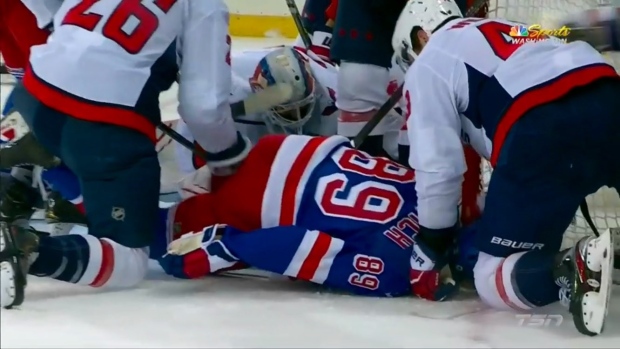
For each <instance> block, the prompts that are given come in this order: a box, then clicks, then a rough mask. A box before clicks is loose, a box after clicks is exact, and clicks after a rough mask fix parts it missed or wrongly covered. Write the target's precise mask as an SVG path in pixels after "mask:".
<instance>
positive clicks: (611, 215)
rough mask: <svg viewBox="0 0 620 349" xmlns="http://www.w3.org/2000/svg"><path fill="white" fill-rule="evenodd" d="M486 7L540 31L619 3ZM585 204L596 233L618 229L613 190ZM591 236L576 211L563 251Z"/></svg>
mask: <svg viewBox="0 0 620 349" xmlns="http://www.w3.org/2000/svg"><path fill="white" fill-rule="evenodd" d="M488 5H489V7H488V13H487V16H488V17H489V18H502V19H508V20H512V21H516V22H522V23H525V24H530V25H531V24H539V25H541V26H542V27H543V28H550V29H553V28H554V27H555V26H558V25H559V24H560V21H561V20H562V18H563V17H564V16H566V14H570V13H574V12H577V11H580V10H584V9H589V8H595V7H598V6H609V5H615V6H620V0H489V2H488ZM606 58H607V60H608V61H609V62H610V63H611V64H613V65H614V66H615V67H616V68H617V69H618V70H619V71H620V53H612V54H607V55H606ZM619 116H620V115H619ZM618 136H619V137H620V135H618ZM481 172H482V185H483V189H484V190H486V188H487V185H488V183H489V179H490V177H491V172H492V170H491V167H490V165H489V164H488V163H486V162H484V163H483V164H482V170H481ZM587 202H588V205H589V208H590V215H591V217H592V220H593V221H594V224H595V226H596V228H597V229H598V230H599V231H604V230H605V229H607V228H618V227H620V198H619V197H618V194H617V193H616V191H615V190H613V189H610V188H607V187H604V188H602V189H600V190H599V191H598V192H597V193H595V194H592V195H590V196H589V197H588V198H587ZM591 234H592V230H591V229H590V228H589V226H588V224H587V223H586V221H585V219H584V218H583V215H582V214H581V212H577V213H576V215H575V218H574V219H573V222H572V224H571V225H570V226H569V228H568V229H567V231H566V234H565V235H564V243H563V248H564V247H568V246H571V245H573V244H574V243H575V242H576V241H577V240H578V239H579V238H581V237H583V236H586V235H591Z"/></svg>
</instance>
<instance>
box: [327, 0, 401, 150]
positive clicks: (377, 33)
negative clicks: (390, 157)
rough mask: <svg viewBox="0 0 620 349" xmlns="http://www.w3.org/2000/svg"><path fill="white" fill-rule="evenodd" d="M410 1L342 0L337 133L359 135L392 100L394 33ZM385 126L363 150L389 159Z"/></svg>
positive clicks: (335, 45) (336, 51)
mask: <svg viewBox="0 0 620 349" xmlns="http://www.w3.org/2000/svg"><path fill="white" fill-rule="evenodd" d="M405 2H406V1H401V0H397V1H389V2H379V1H364V2H362V3H360V2H359V1H356V0H340V1H339V3H338V12H337V19H336V24H335V28H334V31H333V32H334V37H333V41H332V49H331V55H332V58H333V59H334V60H337V61H339V62H340V70H339V72H338V81H337V84H338V86H337V87H338V99H337V101H336V105H337V107H338V109H340V115H339V119H338V134H340V135H342V136H346V137H350V138H352V137H355V136H356V135H357V134H358V133H359V131H360V130H361V129H362V127H363V126H364V125H365V124H366V123H367V122H368V120H370V118H372V116H373V115H374V114H375V112H376V110H377V109H379V107H381V105H383V103H385V101H386V100H387V99H388V92H387V88H388V85H389V82H390V75H389V71H388V68H389V67H390V66H391V58H392V53H393V51H392V48H391V46H390V42H391V37H392V32H393V30H394V26H395V24H396V20H397V18H398V15H399V14H400V11H401V10H402V8H403V6H404V4H405ZM385 127H386V126H385V122H382V123H380V124H379V125H378V126H377V127H376V128H375V129H374V130H373V132H372V133H371V134H370V136H369V137H368V138H367V140H366V141H365V142H364V144H363V145H362V147H361V148H360V149H361V150H363V151H366V152H368V153H369V154H371V155H373V156H384V155H385V154H386V153H385V151H384V150H383V134H384V133H385V131H386V130H385Z"/></svg>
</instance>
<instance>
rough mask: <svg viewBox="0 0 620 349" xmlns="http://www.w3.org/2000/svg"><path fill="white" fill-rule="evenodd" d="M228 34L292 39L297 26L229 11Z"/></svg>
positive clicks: (275, 18) (283, 20)
mask: <svg viewBox="0 0 620 349" xmlns="http://www.w3.org/2000/svg"><path fill="white" fill-rule="evenodd" d="M0 1H1V0H0ZM230 34H231V35H232V36H245V37H283V38H291V39H293V38H296V37H297V28H296V27H295V22H293V19H292V18H291V16H261V15H242V14H233V13H231V14H230Z"/></svg>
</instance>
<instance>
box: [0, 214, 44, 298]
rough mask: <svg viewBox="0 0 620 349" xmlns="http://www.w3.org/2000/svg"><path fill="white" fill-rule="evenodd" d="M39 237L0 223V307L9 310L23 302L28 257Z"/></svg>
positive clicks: (35, 247)
mask: <svg viewBox="0 0 620 349" xmlns="http://www.w3.org/2000/svg"><path fill="white" fill-rule="evenodd" d="M38 245H39V237H38V236H37V235H36V234H34V233H33V232H32V231H30V230H29V229H23V228H20V227H18V226H9V225H8V224H7V223H6V222H0V281H1V283H0V306H2V307H3V308H6V309H11V308H12V307H14V306H19V305H20V304H22V303H23V302H24V290H25V288H26V284H27V274H28V267H29V266H30V261H29V257H30V254H31V253H33V252H34V251H35V250H36V249H37V247H38Z"/></svg>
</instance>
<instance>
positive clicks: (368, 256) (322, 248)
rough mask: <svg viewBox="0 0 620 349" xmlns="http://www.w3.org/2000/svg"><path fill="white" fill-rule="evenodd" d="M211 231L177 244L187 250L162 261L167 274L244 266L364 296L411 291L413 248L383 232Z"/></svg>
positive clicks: (299, 229)
mask: <svg viewBox="0 0 620 349" xmlns="http://www.w3.org/2000/svg"><path fill="white" fill-rule="evenodd" d="M211 230H213V229H212V228H207V229H206V230H205V232H207V233H206V234H204V235H202V236H197V238H198V241H194V242H190V240H192V239H194V238H195V236H186V237H185V238H181V239H179V240H177V241H176V242H175V244H176V245H177V246H179V247H181V246H184V247H185V248H180V249H179V250H185V251H184V252H181V253H178V254H179V256H174V257H170V256H169V257H165V258H163V260H162V266H163V267H164V270H166V271H167V272H168V273H170V274H172V275H175V276H177V277H182V278H197V277H202V276H205V275H208V274H212V273H215V272H218V271H222V270H226V269H228V268H230V267H238V266H239V265H240V264H244V265H249V266H252V267H256V268H258V269H261V270H265V271H270V272H273V273H277V274H280V275H284V276H288V277H291V278H295V279H297V280H303V281H310V282H314V283H317V284H321V285H325V286H327V287H330V288H334V289H337V290H339V291H347V292H351V293H355V294H360V295H367V296H376V297H385V296H391V297H395V296H402V295H408V294H410V293H411V285H410V283H409V270H410V267H409V265H410V258H411V248H410V247H411V245H409V246H408V247H409V248H407V247H402V246H398V245H397V244H395V243H394V242H393V241H392V240H389V239H388V238H387V237H385V236H384V235H383V230H377V231H376V232H366V233H365V234H363V235H362V234H357V235H354V236H353V237H352V238H351V239H347V240H342V239H338V238H335V237H333V236H331V235H330V234H328V233H325V232H320V231H317V230H308V229H305V228H302V227H296V226H282V227H273V228H266V229H258V230H254V231H251V232H245V231H241V230H238V229H235V228H233V227H226V228H225V229H217V232H216V233H215V232H213V231H211ZM200 234H202V233H200ZM190 246H193V247H190ZM188 247H190V248H188Z"/></svg>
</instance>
